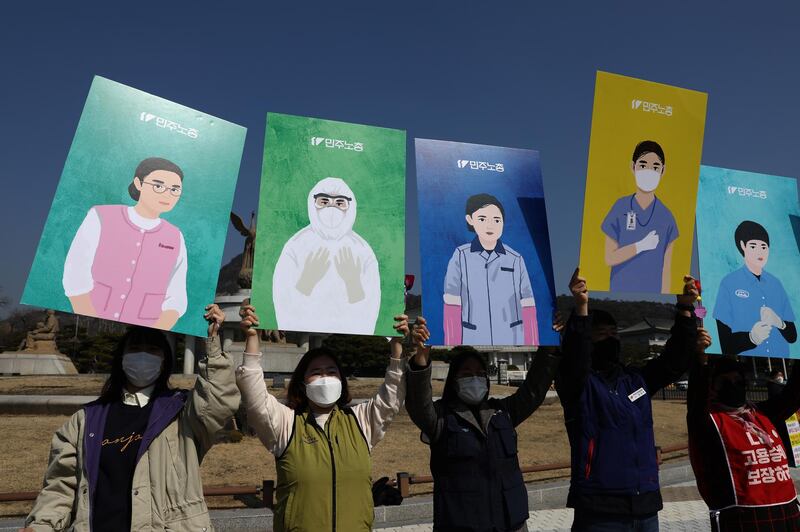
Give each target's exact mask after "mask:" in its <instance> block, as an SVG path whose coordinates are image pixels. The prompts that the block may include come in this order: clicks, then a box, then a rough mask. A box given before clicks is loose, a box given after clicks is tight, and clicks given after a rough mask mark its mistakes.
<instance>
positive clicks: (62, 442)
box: [25, 410, 84, 530]
mask: <svg viewBox="0 0 800 532" xmlns="http://www.w3.org/2000/svg"><path fill="white" fill-rule="evenodd" d="M83 419H84V413H83V410H81V411H79V412H77V413H76V414H73V416H72V417H71V418H70V419H69V420H68V421H67V422H66V423H64V425H63V426H62V427H61V428H60V429H58V431H56V433H55V435H54V436H53V440H52V442H51V443H50V463H49V464H48V466H47V471H46V472H45V474H44V483H43V485H42V491H40V492H39V495H38V496H37V497H36V501H35V502H34V503H33V508H32V509H31V512H30V513H29V514H28V517H27V518H25V526H26V527H28V528H27V530H67V529H68V528H70V524H71V522H72V511H73V505H74V504H75V503H76V501H77V498H76V496H75V490H76V489H77V486H78V478H79V473H80V470H79V466H78V448H79V447H78V446H79V445H80V441H78V440H79V437H80V436H79V435H80V425H81V422H82V420H83Z"/></svg>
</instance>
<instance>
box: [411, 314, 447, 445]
mask: <svg viewBox="0 0 800 532" xmlns="http://www.w3.org/2000/svg"><path fill="white" fill-rule="evenodd" d="M412 338H413V342H414V355H413V356H412V357H411V358H410V359H409V360H408V374H407V376H406V388H407V390H406V410H408V415H409V417H410V418H411V421H413V422H414V424H415V425H416V426H417V427H418V428H419V430H421V431H422V432H423V434H425V436H426V437H427V438H428V440H429V441H430V442H434V441H436V440H437V439H438V438H439V436H440V435H441V432H442V426H443V419H441V418H440V417H439V415H438V414H437V413H436V409H435V408H434V406H433V392H432V390H431V348H430V346H427V345H425V342H427V341H428V339H429V338H430V331H428V326H427V324H426V322H425V318H423V317H422V316H420V317H419V318H417V322H416V323H415V324H414V331H413V333H412Z"/></svg>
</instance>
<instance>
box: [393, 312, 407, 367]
mask: <svg viewBox="0 0 800 532" xmlns="http://www.w3.org/2000/svg"><path fill="white" fill-rule="evenodd" d="M394 321H395V324H394V325H393V326H392V327H393V328H394V330H395V331H397V332H399V333H400V334H402V335H403V336H401V337H398V336H395V337H393V338H392V339H391V340H389V346H390V347H391V351H392V358H401V357H402V356H403V340H405V339H406V338H407V337H408V333H409V330H408V316H406V315H405V314H400V315H399V316H395V317H394Z"/></svg>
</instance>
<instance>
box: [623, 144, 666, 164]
mask: <svg viewBox="0 0 800 532" xmlns="http://www.w3.org/2000/svg"><path fill="white" fill-rule="evenodd" d="M646 153H655V154H656V155H658V158H659V159H661V164H667V159H666V157H664V150H663V149H661V145H660V144H659V143H658V142H656V141H654V140H643V141H642V142H640V143H639V144H637V145H636V147H635V148H634V149H633V159H631V160H632V161H633V162H636V161H638V160H639V157H641V156H642V155H644V154H646Z"/></svg>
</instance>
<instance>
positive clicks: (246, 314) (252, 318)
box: [239, 299, 258, 337]
mask: <svg viewBox="0 0 800 532" xmlns="http://www.w3.org/2000/svg"><path fill="white" fill-rule="evenodd" d="M239 317H240V318H242V320H241V321H240V322H239V328H241V329H242V331H243V332H244V335H245V336H247V337H250V336H258V330H257V327H258V315H257V314H256V308H255V307H254V306H253V305H251V304H250V299H245V300H244V301H242V306H241V307H239Z"/></svg>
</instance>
